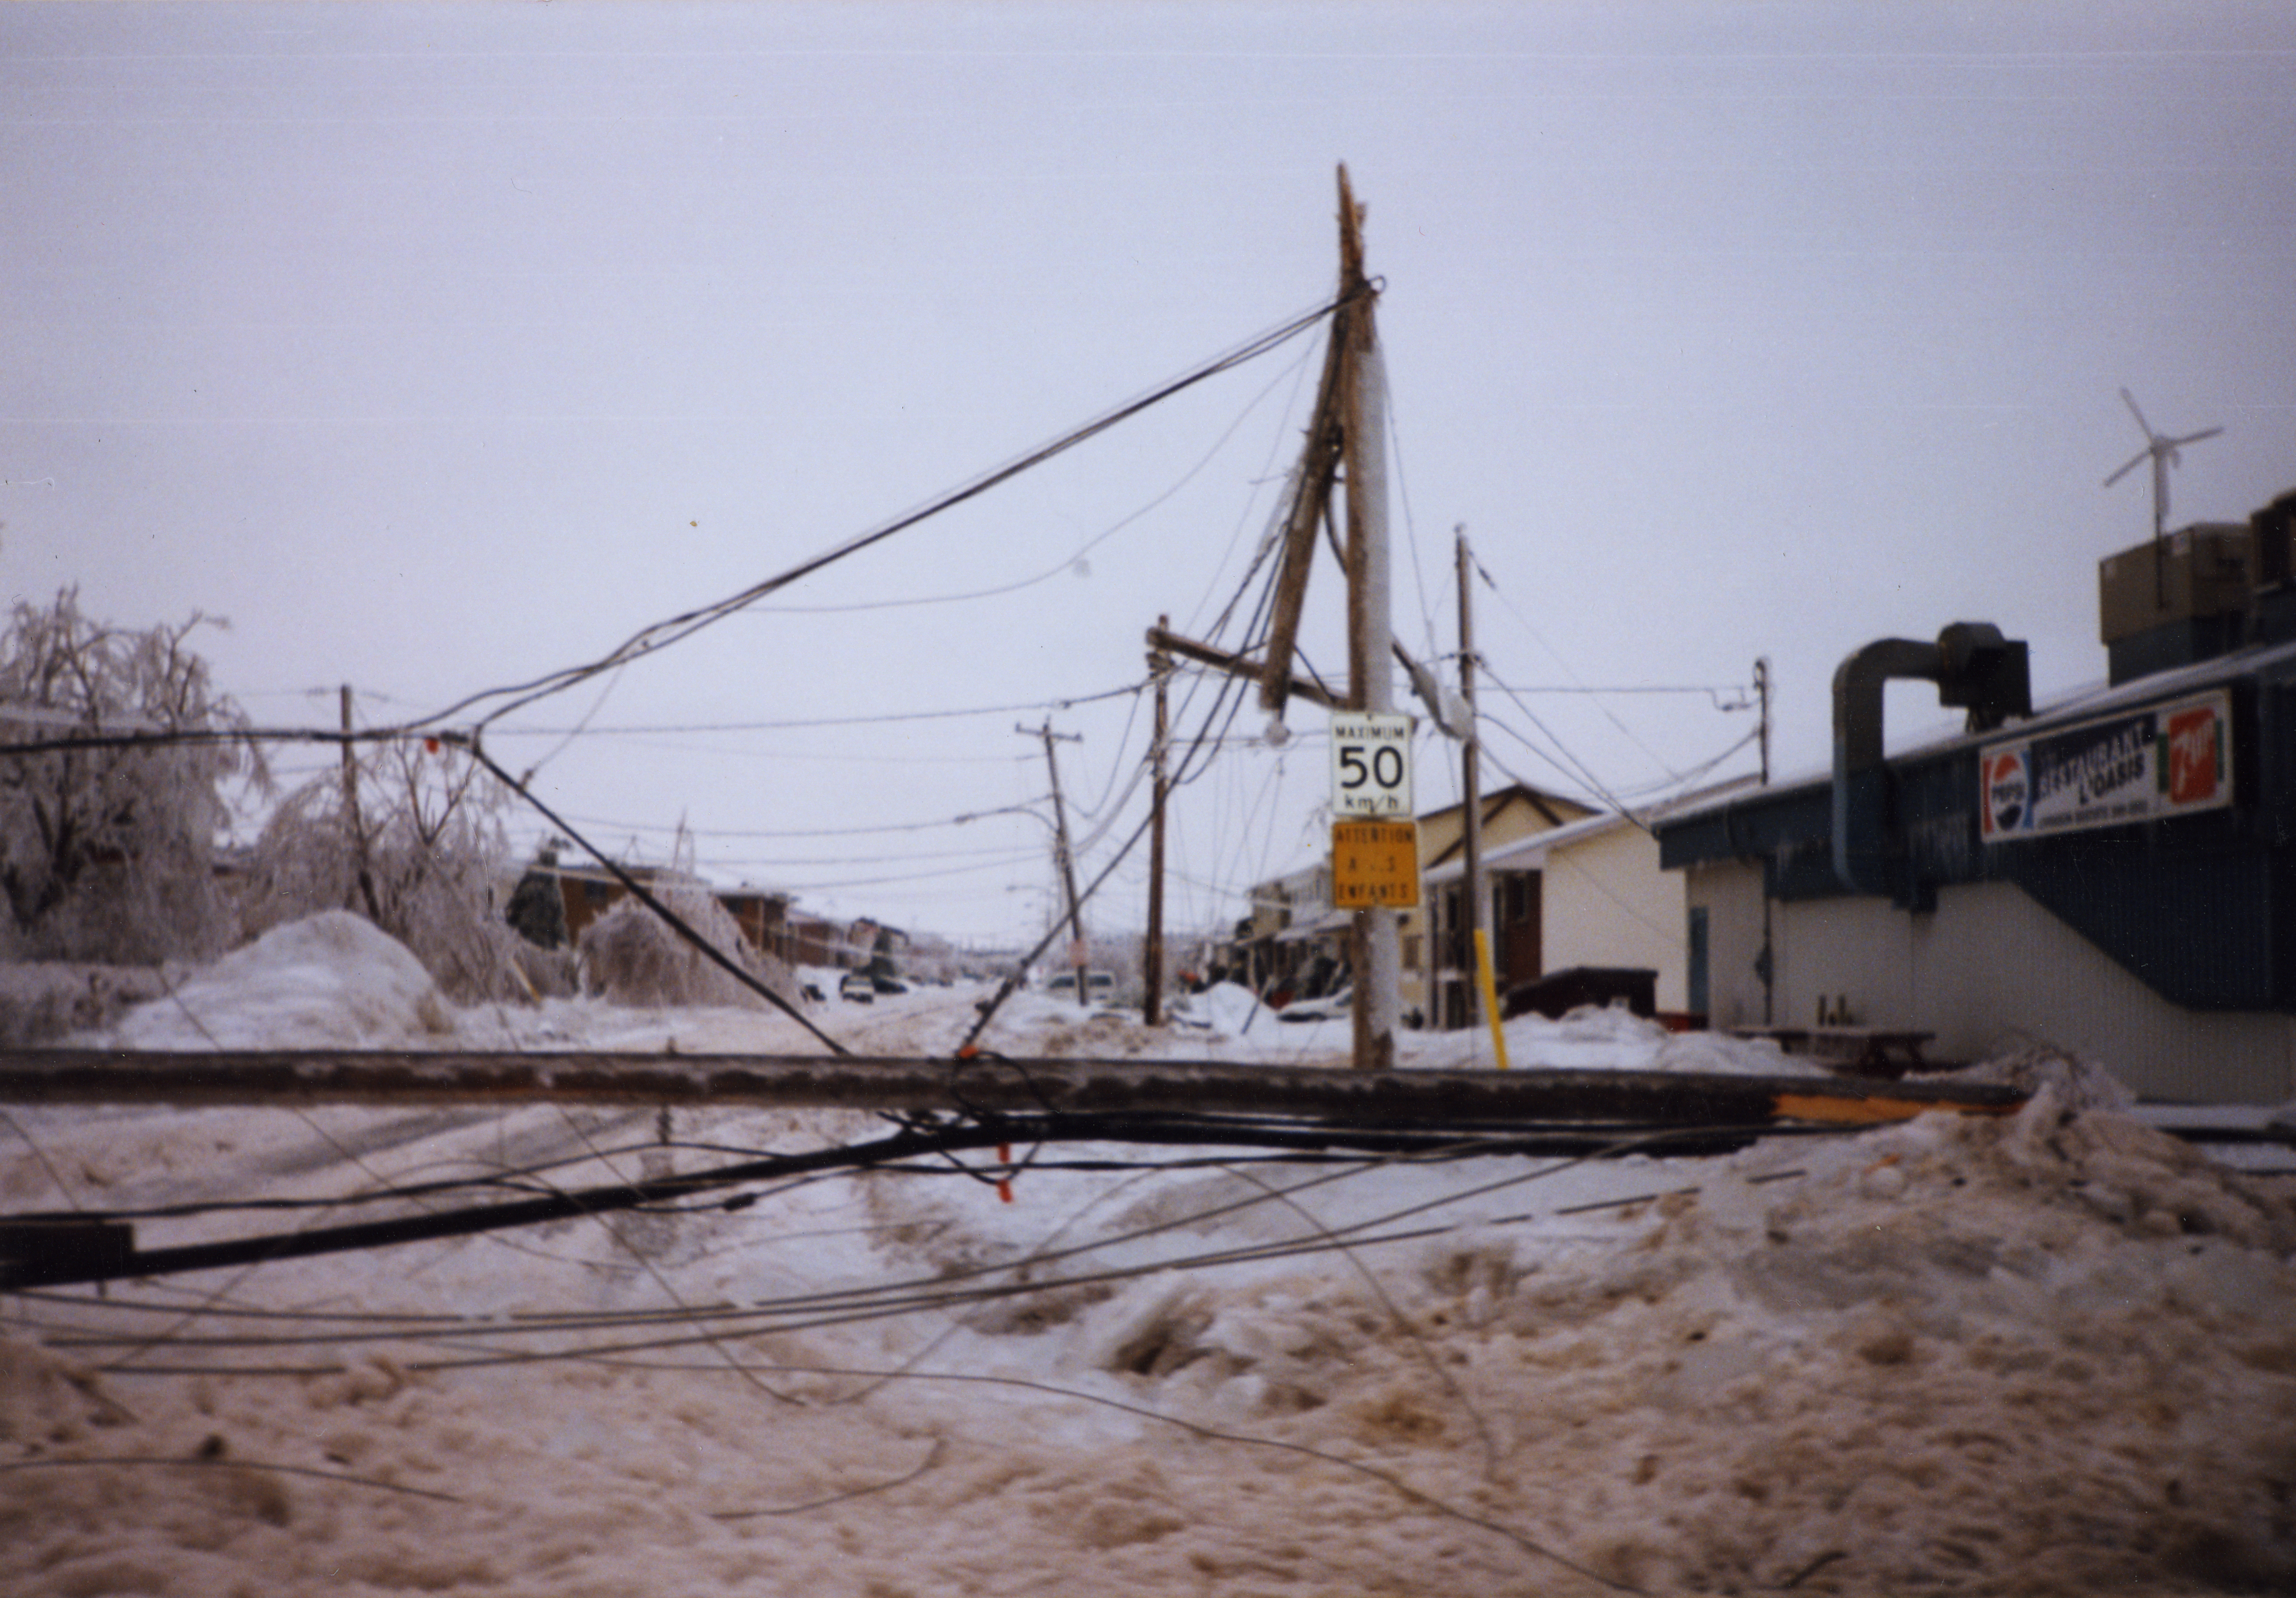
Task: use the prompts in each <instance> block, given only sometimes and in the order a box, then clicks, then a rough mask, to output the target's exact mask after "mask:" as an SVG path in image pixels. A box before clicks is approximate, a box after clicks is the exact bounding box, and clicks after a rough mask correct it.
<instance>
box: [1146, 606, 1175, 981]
mask: <svg viewBox="0 0 2296 1598" xmlns="http://www.w3.org/2000/svg"><path fill="white" fill-rule="evenodd" d="M1171 625H1172V619H1171V618H1170V617H1169V616H1159V617H1158V618H1156V629H1157V631H1158V632H1163V631H1166V630H1167V629H1169V627H1171ZM1148 675H1149V676H1151V677H1152V678H1153V679H1154V680H1155V684H1156V734H1155V741H1154V742H1152V744H1150V746H1149V757H1148V758H1149V760H1150V761H1151V763H1152V774H1151V777H1150V791H1149V798H1150V803H1151V804H1152V806H1153V808H1152V811H1151V812H1150V815H1151V816H1152V822H1151V826H1150V831H1149V833H1148V947H1146V948H1144V949H1143V950H1142V951H1141V959H1140V963H1141V967H1142V973H1141V975H1142V981H1143V984H1144V986H1145V987H1147V989H1148V993H1147V996H1146V997H1145V998H1144V1000H1143V1001H1142V1002H1141V1010H1140V1019H1141V1020H1144V1021H1145V1022H1147V1023H1148V1025H1150V1026H1152V1027H1154V1026H1160V1025H1161V1024H1162V1023H1163V1020H1164V800H1165V798H1166V796H1167V794H1168V793H1169V791H1170V790H1169V787H1168V785H1167V784H1168V783H1169V774H1168V773H1167V772H1166V771H1165V769H1164V752H1165V744H1166V743H1167V742H1169V740H1170V738H1171V735H1172V733H1171V719H1170V716H1169V709H1168V706H1167V703H1166V695H1165V684H1167V683H1168V682H1169V680H1170V678H1171V676H1172V658H1171V657H1170V656H1169V655H1168V654H1166V653H1165V652H1164V651H1162V650H1160V649H1152V650H1150V651H1148Z"/></svg>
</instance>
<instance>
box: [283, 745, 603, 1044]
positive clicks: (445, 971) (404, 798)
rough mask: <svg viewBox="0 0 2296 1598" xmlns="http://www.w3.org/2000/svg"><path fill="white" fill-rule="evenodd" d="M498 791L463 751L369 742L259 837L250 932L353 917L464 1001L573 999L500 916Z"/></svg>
mask: <svg viewBox="0 0 2296 1598" xmlns="http://www.w3.org/2000/svg"><path fill="white" fill-rule="evenodd" d="M503 799H504V796H503V792H502V790H501V789H500V788H499V787H498V786H497V785H496V783H494V781H493V779H492V778H491V777H489V776H488V774H486V772H485V771H484V770H483V769H482V768H481V767H480V766H479V764H478V763H477V762H476V761H474V760H472V759H471V758H470V757H469V755H467V754H466V753H464V752H463V751H462V750H457V749H455V747H454V746H453V745H452V744H450V743H442V742H439V741H437V740H435V739H428V738H423V737H420V736H411V737H406V738H396V739H391V740H389V741H387V742H381V743H380V744H376V745H373V746H372V747H371V748H370V749H369V750H367V752H366V753H365V755H364V756H362V757H361V758H359V759H358V760H357V764H356V766H355V767H354V769H353V771H352V772H351V774H350V776H349V780H348V781H346V780H345V779H344V778H343V777H342V776H340V775H338V774H334V773H330V774H327V775H325V776H323V777H318V778H315V779H313V780H312V781H311V782H309V783H305V784H304V785H303V786H302V787H300V788H298V789H297V790H295V791H293V792H292V793H290V794H289V795H288V796H287V797H286V798H285V799H283V800H281V801H280V803H279V805H278V807H276V808H275V810H274V811H273V812H272V814H271V816H270V819H269V820H268V821H266V823H265V824H264V828H263V832H262V833H261V835H260V836H258V838H257V839H256V841H255V856H254V865H253V869H252V872H251V873H250V882H249V887H248V892H247V896H246V902H245V907H244V915H245V919H246V921H247V923H248V930H249V931H250V932H260V931H263V930H267V929H269V928H271V927H273V926H276V925H277V924H279V923H280V922H285V921H291V920H294V919H295V918H297V917H299V916H304V915H311V914H316V913H317V912H319V911H322V910H351V911H356V912H357V913H358V914H361V915H364V916H365V917H366V918H367V919H368V920H369V921H371V922H373V923H374V924H375V925H376V926H378V927H380V928H381V929H382V930H384V931H386V932H388V933H389V934H390V935H391V936H392V937H393V938H397V939H398V941H399V942H401V943H403V944H405V945H406V947H408V948H409V949H410V950H412V951H413V952H414V956H415V958H417V959H418V960H420V961H422V963H423V965H424V966H425V967H427V968H428V969H429V971H430V974H431V976H432V977H433V978H435V979H437V981H438V983H439V987H442V988H444V989H445V990H446V991H447V993H448V994H449V995H450V996H453V997H455V998H456V999H460V1000H463V1001H464V1002H466V1003H468V1002H471V1001H474V1000H479V999H492V998H518V997H525V996H531V995H533V994H536V993H537V992H545V991H561V992H562V991H567V990H569V989H570V988H571V987H572V964H571V962H570V960H569V959H567V958H565V957H563V956H561V957H559V958H558V959H556V960H554V961H553V959H551V958H550V957H549V956H548V955H546V954H545V951H543V950H540V949H537V948H535V947H533V946H531V945H529V944H528V943H527V942H526V940H525V939H523V938H520V937H519V936H518V934H517V933H515V932H513V931H512V930H511V929H510V927H509V925H508V924H507V923H506V922H504V919H503V911H504V906H503V904H502V892H501V889H502V884H503V881H504V863H505V861H506V860H507V858H508V844H507V841H506V840H505V839H504V833H503V826H502V808H503Z"/></svg>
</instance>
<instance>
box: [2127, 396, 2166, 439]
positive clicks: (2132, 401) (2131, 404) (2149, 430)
mask: <svg viewBox="0 0 2296 1598" xmlns="http://www.w3.org/2000/svg"><path fill="white" fill-rule="evenodd" d="M2120 397H2121V401H2122V403H2123V404H2125V405H2127V406H2128V414H2130V415H2132V416H2134V417H2136V425H2137V426H2139V427H2141V428H2143V429H2144V436H2145V437H2146V438H2159V437H2160V436H2161V435H2160V434H2158V433H2156V432H2154V431H2153V424H2152V423H2151V422H2147V421H2145V420H2144V412H2142V411H2140V410H2138V409H2137V408H2136V396H2135V395H2134V394H2131V393H2130V392H2129V391H2128V389H2122V390H2121V391H2120Z"/></svg>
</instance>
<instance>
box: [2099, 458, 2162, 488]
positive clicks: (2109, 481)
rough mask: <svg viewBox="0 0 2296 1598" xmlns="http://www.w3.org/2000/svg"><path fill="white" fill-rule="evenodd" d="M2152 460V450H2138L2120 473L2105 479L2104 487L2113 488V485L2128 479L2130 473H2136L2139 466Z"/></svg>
mask: <svg viewBox="0 0 2296 1598" xmlns="http://www.w3.org/2000/svg"><path fill="white" fill-rule="evenodd" d="M2152 458H2153V452H2152V451H2151V450H2149V449H2140V450H2138V451H2137V452H2136V454H2135V455H2131V456H2129V457H2128V465H2126V466H2123V467H2122V468H2121V469H2120V471H2116V472H2114V473H2113V474H2112V476H2111V477H2109V478H2106V479H2104V486H2105V487H2106V488H2112V485H2113V484H2115V483H2117V482H2119V481H2120V479H2122V478H2124V477H2127V476H2128V474H2129V473H2130V472H2132V471H2136V469H2137V468H2138V467H2139V466H2142V465H2143V464H2144V463H2145V462H2146V461H2149V460H2151V459H2152Z"/></svg>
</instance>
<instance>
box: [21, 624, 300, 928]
mask: <svg viewBox="0 0 2296 1598" xmlns="http://www.w3.org/2000/svg"><path fill="white" fill-rule="evenodd" d="M202 625H209V619H208V618H205V617H201V616H200V615H198V614H196V613H194V614H193V617H192V618H191V619H190V620H188V621H185V622H184V623H183V624H182V625H181V626H178V627H168V626H161V627H152V628H149V629H146V630H144V631H141V632H137V631H131V630H128V629H126V628H121V627H111V626H108V625H106V624H103V623H101V622H97V621H93V620H91V619H88V618H87V617H86V615H84V614H83V613H82V612H81V611H80V608H79V594H78V590H77V589H72V588H66V589H64V590H62V591H61V592H60V593H59V594H57V595H56V598H55V601H54V602H53V604H48V605H36V604H32V603H29V602H24V601H19V602H17V604H16V606H15V607H14V609H13V610H12V611H11V612H10V615H9V619H8V625H7V629H6V633H5V635H4V636H0V747H4V752H0V892H4V894H5V895H6V898H7V912H8V914H7V917H6V922H5V928H4V931H0V954H4V955H7V956H9V957H12V958H18V959H38V960H84V961H92V962H100V963H111V964H150V963H156V962H158V961H160V960H164V959H168V958H173V957H177V956H197V955H206V954H209V953H212V952H215V951H217V950H218V949H219V948H221V947H223V946H224V945H225V944H226V943H227V942H228V941H229V939H230V937H231V932H232V922H231V915H230V912H229V906H228V905H227V904H226V903H225V899H224V896H223V895H222V894H221V893H220V892H219V891H218V890H217V885H216V881H215V869H214V868H215V848H216V842H217V835H218V833H219V832H221V830H222V828H223V826H224V824H225V820H226V813H225V806H224V801H223V797H222V793H221V791H220V789H221V785H222V783H224V782H225V779H226V778H229V777H231V776H233V775H234V774H246V775H249V776H250V777H252V778H253V779H254V780H256V781H257V782H258V783H261V782H264V781H265V780H266V777H265V773H264V770H263V765H262V760H261V757H260V755H259V753H258V751H257V750H256V749H255V747H254V745H253V744H251V743H249V742H244V741H242V740H240V739H237V738H233V737H228V736H226V737H217V736H215V735H216V734H219V733H221V734H228V733H234V732H235V731H240V730H243V729H244V728H245V727H246V725H247V721H246V717H244V716H243V715H242V713H241V711H240V709H239V708H238V706H236V705H235V704H234V703H233V702H232V701H231V700H230V699H229V698H227V697H225V696H224V695H222V694H220V693H217V692H216V690H215V686H214V684H213V682H212V680H211V679H210V678H209V673H208V666H207V662H206V661H205V660H202V659H201V657H200V656H199V655H198V654H197V653H196V652H195V651H193V650H192V649H190V648H189V647H187V645H186V642H185V641H186V640H187V639H188V638H189V637H190V635H192V634H193V632H194V631H195V630H196V629H197V628H199V627H201V626H202ZM212 625H217V626H220V625H222V624H221V623H219V622H217V623H213V624H212ZM122 733H127V734H135V735H137V738H138V741H137V742H133V743H130V744H126V745H110V746H107V745H102V744H97V743H94V742H79V741H81V740H88V739H93V738H94V737H97V736H99V735H117V734H122ZM176 733H191V734H194V735H195V737H194V738H193V739H192V740H190V741H180V742H176V741H170V739H169V736H168V735H169V734H176ZM25 746H37V747H29V748H28V747H25Z"/></svg>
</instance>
